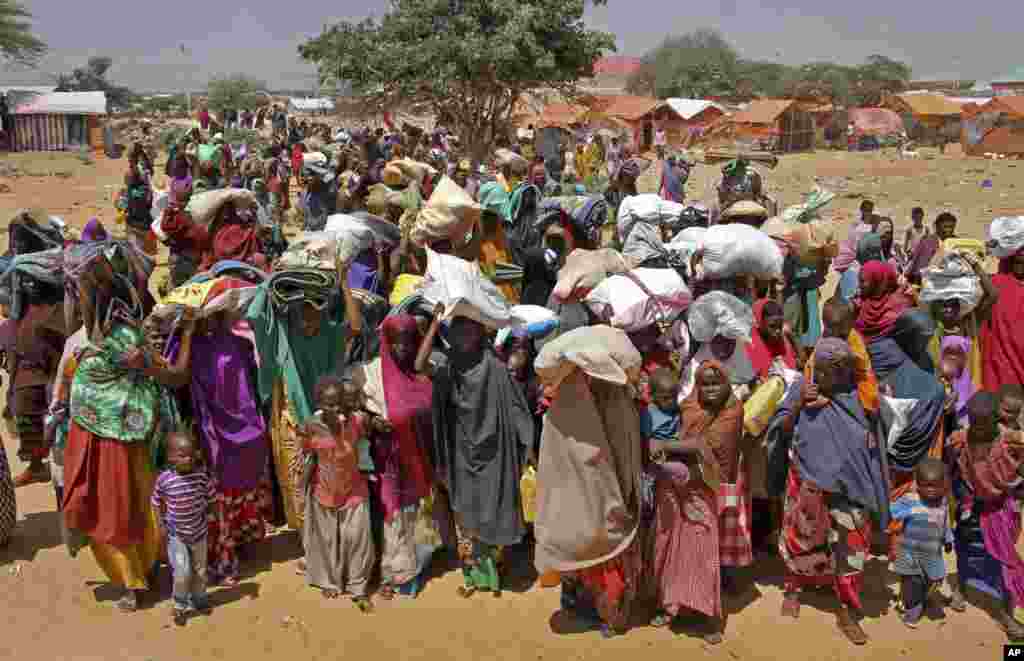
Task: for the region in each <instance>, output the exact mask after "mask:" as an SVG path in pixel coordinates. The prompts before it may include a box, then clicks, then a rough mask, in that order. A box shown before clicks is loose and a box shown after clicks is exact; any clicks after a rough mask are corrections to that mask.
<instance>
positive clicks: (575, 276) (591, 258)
mask: <svg viewBox="0 0 1024 661" xmlns="http://www.w3.org/2000/svg"><path fill="white" fill-rule="evenodd" d="M628 270H629V263H628V261H627V260H626V258H625V257H623V256H622V254H621V253H620V252H618V251H617V250H613V249H611V248H602V249H600V250H583V249H582V248H577V249H576V250H573V251H572V252H571V253H569V255H568V256H567V257H566V258H565V265H564V266H562V268H560V269H559V270H558V281H557V282H556V284H555V288H554V290H552V295H553V296H554V298H555V300H558V301H563V302H564V301H569V300H571V299H572V297H573V293H574V292H575V291H576V290H577V289H593V288H594V287H596V286H597V285H598V284H600V283H601V281H602V280H604V279H605V278H607V277H608V276H609V275H610V274H613V273H625V272H626V271H628Z"/></svg>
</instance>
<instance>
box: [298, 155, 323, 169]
mask: <svg viewBox="0 0 1024 661" xmlns="http://www.w3.org/2000/svg"><path fill="white" fill-rule="evenodd" d="M302 165H303V166H306V167H308V166H310V165H317V166H320V167H323V166H325V165H327V156H326V155H325V154H324V153H323V152H319V151H310V152H306V153H305V154H303V155H302Z"/></svg>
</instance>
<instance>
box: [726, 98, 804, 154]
mask: <svg viewBox="0 0 1024 661" xmlns="http://www.w3.org/2000/svg"><path fill="white" fill-rule="evenodd" d="M731 123H732V125H733V135H734V136H735V137H736V138H737V139H738V140H741V141H748V142H753V143H756V144H757V145H758V146H759V147H762V148H765V149H769V150H771V151H775V152H782V153H786V152H795V151H806V150H810V149H813V148H814V139H815V129H814V117H813V115H811V113H809V112H806V111H804V110H801V109H800V107H799V106H798V105H797V103H796V102H795V101H793V100H792V99H757V100H756V101H752V102H751V103H750V104H749V105H748V106H747V107H746V108H745V109H743V110H741V111H739V112H738V113H736V114H735V115H733V116H732V118H731Z"/></svg>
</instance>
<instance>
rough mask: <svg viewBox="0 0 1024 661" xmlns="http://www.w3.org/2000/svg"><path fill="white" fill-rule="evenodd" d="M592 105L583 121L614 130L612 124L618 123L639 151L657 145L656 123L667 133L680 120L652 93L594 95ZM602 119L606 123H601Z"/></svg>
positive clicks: (595, 126) (596, 126) (590, 104)
mask: <svg viewBox="0 0 1024 661" xmlns="http://www.w3.org/2000/svg"><path fill="white" fill-rule="evenodd" d="M589 106H590V110H589V111H588V112H587V113H585V114H584V115H583V117H582V118H581V119H582V123H586V124H588V125H590V126H592V127H594V128H610V129H612V130H615V128H614V127H613V126H612V124H615V125H617V126H618V127H619V128H620V130H622V131H624V132H625V133H626V134H627V135H628V136H629V140H628V142H630V144H631V145H632V146H633V148H634V149H636V150H637V151H640V152H643V151H646V150H648V149H650V148H651V145H652V144H654V127H655V122H657V123H658V125H659V126H664V128H665V130H666V132H668V131H669V130H670V128H671V125H672V123H673V122H675V121H678V120H679V116H678V115H676V114H675V112H674V111H672V110H671V108H669V107H668V105H667V104H665V103H664V102H663V101H659V100H657V99H655V98H652V97H649V96H631V95H628V94H619V95H616V96H602V97H594V98H593V100H592V101H591V102H590V103H589ZM656 111H657V112H656ZM602 122H603V123H604V124H607V125H605V126H599V125H598V124H600V123H602Z"/></svg>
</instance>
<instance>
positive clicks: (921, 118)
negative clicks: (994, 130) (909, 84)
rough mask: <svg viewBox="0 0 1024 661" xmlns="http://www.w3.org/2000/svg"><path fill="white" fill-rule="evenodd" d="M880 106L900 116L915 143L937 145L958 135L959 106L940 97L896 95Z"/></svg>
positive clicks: (926, 93)
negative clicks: (917, 141)
mask: <svg viewBox="0 0 1024 661" xmlns="http://www.w3.org/2000/svg"><path fill="white" fill-rule="evenodd" d="M883 106H885V107H886V108H889V109H890V110H894V111H896V112H897V113H899V115H900V117H902V118H903V125H904V127H905V129H906V131H907V134H908V135H909V136H910V137H911V138H913V139H914V140H919V141H923V142H939V141H941V140H942V139H943V138H946V139H949V138H951V137H953V136H958V135H960V104H958V103H955V102H953V101H951V100H949V99H948V98H946V97H945V96H943V95H941V94H932V93H931V92H924V93H921V94H895V95H892V96H890V97H888V98H887V99H886V101H885V103H884V104H883Z"/></svg>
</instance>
